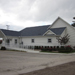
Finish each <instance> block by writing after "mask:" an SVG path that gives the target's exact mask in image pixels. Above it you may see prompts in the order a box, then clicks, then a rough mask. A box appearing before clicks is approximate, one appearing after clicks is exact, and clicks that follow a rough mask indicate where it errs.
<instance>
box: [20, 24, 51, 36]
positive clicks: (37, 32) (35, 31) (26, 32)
mask: <svg viewBox="0 0 75 75" xmlns="http://www.w3.org/2000/svg"><path fill="white" fill-rule="evenodd" d="M49 26H50V25H45V26H37V27H29V28H25V29H23V30H22V31H21V32H20V33H21V36H41V35H43V34H44V33H45V32H46V31H47V28H48V27H49Z"/></svg>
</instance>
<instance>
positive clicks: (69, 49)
mask: <svg viewBox="0 0 75 75" xmlns="http://www.w3.org/2000/svg"><path fill="white" fill-rule="evenodd" d="M58 51H59V53H70V52H72V51H73V49H72V47H71V46H61V47H60V48H59V50H58Z"/></svg>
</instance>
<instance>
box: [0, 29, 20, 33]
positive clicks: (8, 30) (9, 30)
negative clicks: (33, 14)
mask: <svg viewBox="0 0 75 75" xmlns="http://www.w3.org/2000/svg"><path fill="white" fill-rule="evenodd" d="M0 30H6V31H14V32H19V31H16V30H7V29H0Z"/></svg>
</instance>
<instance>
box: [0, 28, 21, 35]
mask: <svg viewBox="0 0 75 75" xmlns="http://www.w3.org/2000/svg"><path fill="white" fill-rule="evenodd" d="M0 30H1V31H2V32H3V33H4V34H5V35H6V36H19V35H20V33H19V32H18V31H12V30H6V29H0Z"/></svg>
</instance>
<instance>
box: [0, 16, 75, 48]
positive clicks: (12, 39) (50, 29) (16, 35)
mask: <svg viewBox="0 0 75 75" xmlns="http://www.w3.org/2000/svg"><path fill="white" fill-rule="evenodd" d="M66 34H69V36H70V39H69V42H68V43H67V44H66V45H71V46H75V29H74V27H73V26H71V25H70V24H69V23H67V22H66V21H64V20H63V19H62V18H60V17H58V18H57V19H56V20H55V21H54V22H53V24H52V25H43V26H36V27H28V28H25V29H23V30H21V31H13V30H6V29H0V38H3V43H2V45H3V46H5V47H6V48H9V47H10V48H23V49H24V48H28V47H29V46H33V47H34V46H60V43H58V40H57V37H63V36H65V35H66Z"/></svg>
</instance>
